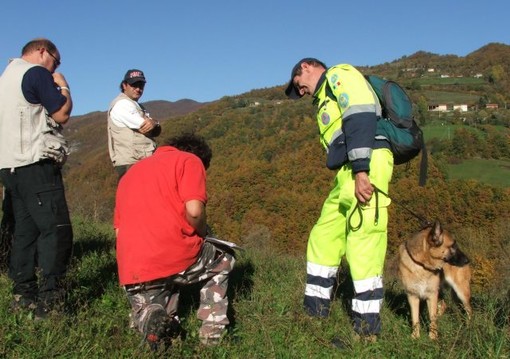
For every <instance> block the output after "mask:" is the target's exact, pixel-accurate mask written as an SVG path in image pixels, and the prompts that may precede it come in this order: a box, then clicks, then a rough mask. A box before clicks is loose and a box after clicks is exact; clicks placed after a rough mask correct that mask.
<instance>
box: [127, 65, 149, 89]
mask: <svg viewBox="0 0 510 359" xmlns="http://www.w3.org/2000/svg"><path fill="white" fill-rule="evenodd" d="M124 81H126V82H127V83H128V84H130V85H132V84H134V83H136V82H140V81H141V82H147V81H145V75H144V74H143V71H142V70H137V69H131V70H127V72H126V74H125V75H124Z"/></svg>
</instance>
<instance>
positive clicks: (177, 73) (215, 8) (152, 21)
mask: <svg viewBox="0 0 510 359" xmlns="http://www.w3.org/2000/svg"><path fill="white" fill-rule="evenodd" d="M509 14H510V2H509V1H508V0H496V1H490V0H489V1H487V2H485V3H484V2H480V1H473V0H464V1H453V0H429V1H423V2H416V3H415V2H414V1H405V0H377V1H375V0H373V1H372V0H357V1H352V2H345V1H339V0H336V1H323V2H318V1H302V0H297V1H284V0H257V1H249V0H231V1H222V0H216V1H212V0H195V1H171V0H152V1H151V0H146V1H131V0H123V1H120V0H86V1H73V0H69V1H61V0H60V1H57V0H44V1H43V0H24V1H7V2H3V4H2V21H1V22H0V62H3V63H4V64H7V61H8V59H9V58H12V57H18V56H19V55H20V51H21V48H22V47H23V45H25V43H26V42H28V41H29V40H31V39H33V38H35V37H47V38H49V39H50V40H52V41H53V42H55V44H56V45H57V47H58V48H59V50H60V52H61V55H62V65H61V67H60V68H59V71H60V72H62V73H63V74H64V76H65V77H66V79H67V80H68V82H69V84H70V87H71V90H72V95H73V100H74V111H73V115H82V114H86V113H88V112H92V111H105V110H106V109H107V108H108V104H109V102H110V101H111V100H112V99H113V98H114V97H115V96H116V95H117V93H118V91H119V87H118V86H119V83H120V82H121V80H122V77H123V75H124V73H125V72H126V70H127V69H129V68H139V69H142V70H143V71H144V72H145V75H146V77H147V80H148V83H147V86H146V89H145V93H144V96H143V97H142V99H141V101H142V102H144V101H149V100H167V101H177V100H180V99H184V98H188V99H193V100H196V101H200V102H205V101H213V100H216V99H219V98H221V97H223V96H231V95H237V94H242V93H245V92H248V91H250V90H252V89H257V88H265V87H273V86H277V85H282V84H284V83H286V82H287V81H288V77H289V74H290V70H291V68H292V66H293V65H294V64H295V63H296V62H297V61H298V60H299V59H301V58H303V57H317V58H319V59H321V60H322V61H324V62H325V63H326V64H327V65H334V64H337V63H351V64H353V65H358V66H362V65H378V64H382V63H384V62H391V61H393V60H395V59H398V58H400V57H402V56H404V55H405V56H408V55H411V54H413V53H415V52H416V51H420V50H423V51H428V52H432V53H436V54H441V55H444V54H454V55H458V56H466V55H467V54H469V53H471V52H473V51H475V50H477V49H479V48H480V47H482V46H484V45H486V44H488V43H490V42H499V43H505V44H510V30H509V26H508V21H509V20H508V16H509ZM2 71H3V70H2Z"/></svg>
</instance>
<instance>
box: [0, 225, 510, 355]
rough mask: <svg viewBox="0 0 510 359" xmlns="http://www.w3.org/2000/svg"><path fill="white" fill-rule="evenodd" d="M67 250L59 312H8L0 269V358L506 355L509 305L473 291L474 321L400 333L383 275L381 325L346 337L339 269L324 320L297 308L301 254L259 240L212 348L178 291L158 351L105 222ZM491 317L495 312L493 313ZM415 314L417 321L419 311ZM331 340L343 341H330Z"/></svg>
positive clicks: (81, 228)
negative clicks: (133, 312)
mask: <svg viewBox="0 0 510 359" xmlns="http://www.w3.org/2000/svg"><path fill="white" fill-rule="evenodd" d="M73 225H74V231H75V238H76V245H75V254H74V259H73V263H72V268H71V271H70V273H69V276H68V279H67V284H68V295H69V298H68V301H67V313H65V314H61V315H58V316H55V317H51V318H50V319H48V320H47V321H42V322H35V321H34V320H33V318H32V317H31V315H29V314H27V313H20V314H12V313H11V312H10V311H9V303H10V300H11V295H10V286H11V284H10V282H9V280H8V279H7V277H6V275H5V274H1V275H0V309H1V312H0V313H2V314H1V315H0V338H2V339H1V340H0V357H2V358H4V357H5V358H154V357H157V358H167V357H173V358H243V359H244V358H484V359H485V358H509V357H510V349H509V347H510V346H509V337H508V331H509V327H508V323H505V322H504V320H501V318H506V316H508V305H509V303H506V302H504V301H503V300H504V299H503V298H498V297H497V296H495V295H493V294H491V293H488V292H486V291H482V292H480V293H474V299H473V306H474V320H473V321H472V322H471V323H470V324H466V321H465V318H464V314H463V312H462V311H461V310H460V309H458V308H457V307H456V306H455V304H454V303H453V302H452V301H451V298H447V301H448V303H450V304H452V306H451V309H450V310H448V311H447V312H446V314H445V315H444V316H443V317H441V318H440V320H439V328H440V336H441V337H440V340H439V341H437V342H433V341H431V340H429V339H428V337H427V336H426V335H424V336H423V337H422V338H420V339H419V340H412V339H411V338H410V332H411V328H410V325H409V311H408V307H407V302H406V299H405V295H404V293H403V292H402V290H401V288H400V286H399V284H398V282H396V281H395V279H394V278H393V277H392V276H391V274H388V275H387V276H386V295H385V306H384V308H383V311H382V320H383V332H382V335H381V336H380V338H379V341H378V342H377V343H375V344H371V345H365V344H362V343H358V342H355V341H353V340H352V334H353V333H352V330H351V324H350V320H349V316H348V314H347V311H346V309H345V308H346V307H347V306H348V305H347V303H346V301H347V299H348V298H349V297H350V295H348V294H346V293H348V292H349V288H350V281H349V280H346V276H345V273H346V271H345V270H343V271H342V275H341V276H340V279H341V285H340V288H341V289H343V290H340V291H338V295H337V298H336V299H335V301H334V303H333V307H332V313H331V316H330V317H329V318H325V319H314V318H310V317H308V316H306V315H305V314H304V313H303V311H302V309H301V303H302V299H303V297H302V296H303V288H304V280H305V259H304V256H290V255H284V254H276V253H275V252H274V251H271V249H270V248H267V247H265V246H263V243H258V244H257V243H256V241H254V244H253V245H252V246H250V247H247V248H246V251H245V252H244V253H243V254H242V255H240V256H239V257H238V262H237V263H236V267H235V269H234V272H233V273H232V276H231V279H230V294H229V295H230V299H231V310H230V318H231V320H232V327H231V328H230V332H229V335H227V337H226V338H225V340H224V343H222V345H220V346H218V347H214V348H204V347H201V346H200V345H199V344H198V338H197V330H198V327H199V321H198V320H197V319H196V316H195V315H196V308H197V296H196V293H195V291H196V290H197V289H198V288H189V289H186V290H184V291H183V292H182V294H181V307H180V310H181V313H182V315H181V319H182V320H183V326H184V328H185V330H186V331H187V337H186V338H185V340H184V341H178V342H176V343H175V345H174V346H173V347H172V348H171V349H169V351H168V352H166V353H151V352H150V351H149V350H148V348H147V347H146V346H144V345H143V344H142V343H141V337H140V335H139V334H138V333H136V332H134V331H133V330H132V329H130V328H129V327H128V326H129V325H128V323H129V320H128V312H129V308H128V303H127V300H126V298H125V295H124V293H123V291H122V289H121V288H120V287H119V285H118V282H117V278H116V265H115V252H114V238H113V233H112V230H111V226H110V225H109V224H98V223H87V222H84V221H80V220H74V222H73ZM498 318H499V319H498ZM424 320H426V319H425V318H424ZM334 337H340V338H343V339H344V340H346V342H347V343H348V344H349V346H350V347H349V348H348V349H345V350H343V351H340V350H337V349H335V348H333V347H332V346H331V345H330V340H331V339H332V338H334Z"/></svg>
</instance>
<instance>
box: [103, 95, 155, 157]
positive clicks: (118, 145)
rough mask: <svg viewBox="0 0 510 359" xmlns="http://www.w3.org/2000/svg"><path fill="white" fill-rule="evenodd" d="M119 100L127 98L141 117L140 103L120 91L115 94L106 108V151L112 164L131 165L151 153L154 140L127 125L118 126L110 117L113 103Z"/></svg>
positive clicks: (153, 148) (142, 114)
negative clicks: (118, 93)
mask: <svg viewBox="0 0 510 359" xmlns="http://www.w3.org/2000/svg"><path fill="white" fill-rule="evenodd" d="M120 100H129V101H132V102H134V103H135V104H136V106H137V108H139V111H140V115H141V116H142V117H143V116H144V113H143V110H142V109H141V108H140V105H139V104H138V103H137V102H136V101H133V100H132V99H130V98H129V97H128V96H126V95H125V94H124V93H121V94H120V95H119V96H117V97H116V98H115V99H114V100H113V101H112V103H111V104H110V108H109V109H108V151H109V152H110V158H111V160H112V163H113V165H114V166H122V165H131V164H133V163H135V162H137V161H139V160H141V159H143V158H145V157H149V156H150V155H152V153H153V152H154V150H155V149H156V142H155V141H154V140H153V139H152V138H150V137H147V136H144V135H142V134H141V133H140V132H138V131H135V130H133V129H131V128H128V127H119V126H117V125H115V124H114V123H113V121H112V119H111V116H110V112H111V110H112V108H113V106H115V104H116V103H117V102H118V101H120Z"/></svg>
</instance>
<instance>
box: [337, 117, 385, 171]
mask: <svg viewBox="0 0 510 359" xmlns="http://www.w3.org/2000/svg"><path fill="white" fill-rule="evenodd" d="M376 126H377V117H376V115H375V112H358V113H355V114H352V115H350V116H348V117H347V118H346V119H344V123H343V127H344V132H345V143H346V145H347V154H348V156H349V160H350V161H351V164H352V171H353V172H354V173H358V172H361V171H364V172H368V171H370V155H371V152H372V148H373V147H374V141H375V130H376Z"/></svg>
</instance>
